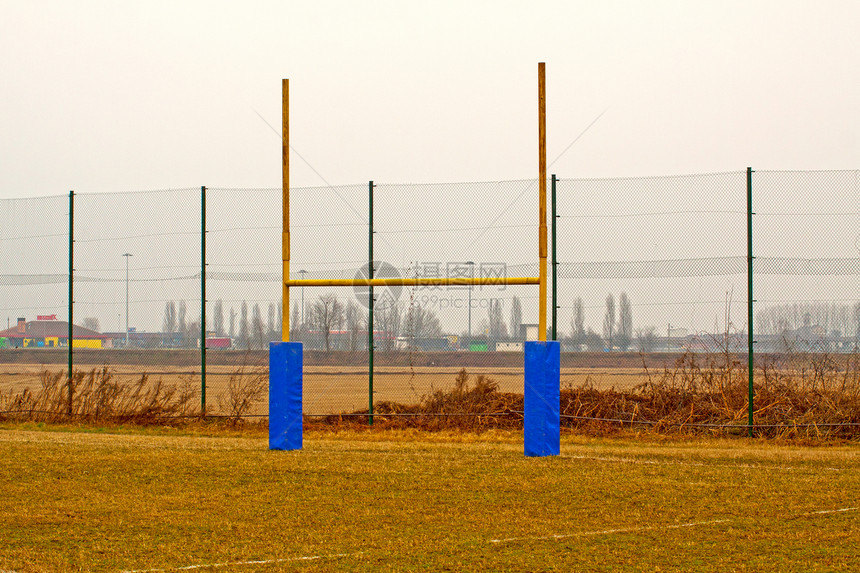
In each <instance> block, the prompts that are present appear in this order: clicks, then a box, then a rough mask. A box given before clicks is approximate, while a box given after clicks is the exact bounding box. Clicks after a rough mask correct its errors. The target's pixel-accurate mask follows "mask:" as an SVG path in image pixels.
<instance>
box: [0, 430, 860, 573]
mask: <svg viewBox="0 0 860 573" xmlns="http://www.w3.org/2000/svg"><path fill="white" fill-rule="evenodd" d="M194 432H196V435H195V434H194ZM205 432H206V430H205V428H202V427H201V428H199V429H197V430H196V431H195V430H194V429H188V430H185V431H178V430H158V429H150V430H133V429H126V430H122V429H114V430H106V429H101V430H98V429H92V428H91V429H90V430H87V431H84V430H81V429H75V428H61V427H54V428H50V427H40V426H37V425H34V424H4V425H0V455H2V456H3V459H4V460H5V461H4V464H3V465H2V466H0V483H3V484H4V486H3V495H2V496H0V516H2V518H0V570H3V571H14V572H21V573H23V572H29V571H34V572H36V571H38V572H64V571H76V570H86V571H95V572H102V571H105V572H120V571H137V572H143V571H150V572H154V571H183V570H186V571H187V570H195V571H199V570H202V571H209V570H213V571H243V572H244V571H249V572H255V571H260V572H262V571H285V570H286V571H442V570H450V571H501V570H504V571H629V572H639V571H649V572H650V571H658V570H659V571H804V572H806V571H857V570H858V569H860V548H858V544H857V542H856V540H857V539H858V538H860V499H858V497H860V495H858V493H857V492H858V491H860V472H858V470H860V447H858V444H856V443H847V444H836V445H824V446H822V445H819V446H816V447H803V446H800V445H790V444H789V445H787V444H774V443H768V442H766V441H758V440H746V439H737V440H726V439H723V440H714V439H696V440H685V441H681V440H665V439H663V440H659V439H654V440H652V441H646V440H643V439H638V438H635V437H634V436H629V437H627V438H615V439H598V438H584V437H577V436H573V435H566V436H564V437H563V439H562V455H561V456H559V457H553V458H525V457H524V456H523V454H522V437H521V435H520V434H519V433H517V432H501V431H498V432H488V433H484V434H480V435H474V434H453V433H433V434H426V433H420V432H407V431H378V430H374V431H362V432H349V431H341V432H335V433H329V432H326V433H308V434H306V437H305V447H304V449H303V450H302V451H298V452H271V451H268V450H267V441H266V436H265V434H264V433H263V432H261V431H255V430H247V431H246V432H245V433H244V434H234V435H229V434H226V433H223V432H222V433H220V434H219V433H205Z"/></svg>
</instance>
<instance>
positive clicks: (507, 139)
mask: <svg viewBox="0 0 860 573" xmlns="http://www.w3.org/2000/svg"><path fill="white" fill-rule="evenodd" d="M0 14H2V18H0V78H2V80H0V102H2V105H0V126H2V129H0V198H9V197H30V196H41V195H57V194H64V193H67V192H68V191H69V190H70V189H74V190H75V191H76V192H79V193H87V192H106V191H127V190H143V189H163V188H172V187H185V186H200V185H208V186H241V187H246V186H247V187H252V186H253V187H261V186H265V187H277V186H279V185H280V181H281V167H280V165H281V162H280V139H279V134H278V133H275V132H274V131H273V130H272V128H271V127H270V126H269V125H267V124H266V122H268V123H269V124H271V126H274V128H275V130H276V131H278V132H279V130H280V121H281V118H280V113H281V111H280V109H281V108H280V98H281V78H289V79H290V86H291V110H292V111H291V121H292V133H291V142H292V144H293V146H294V148H295V150H296V151H297V152H298V153H299V154H301V156H302V157H304V159H305V160H306V161H307V163H309V164H310V165H311V166H312V167H313V169H312V168H311V167H309V166H308V165H307V164H306V163H304V162H303V161H302V160H301V159H300V158H299V157H298V156H297V155H296V153H293V156H292V158H293V163H292V165H293V167H292V182H293V184H294V185H297V186H298V185H321V184H324V181H325V182H328V183H331V184H341V183H362V182H365V181H367V180H369V179H373V180H376V181H379V182H387V183H397V182H451V181H481V180H500V179H525V178H533V177H536V175H537V63H538V62H539V61H544V62H546V66H547V67H546V70H547V112H548V119H547V124H548V141H549V147H548V155H549V158H550V160H552V159H554V158H556V157H557V156H559V155H560V154H562V152H563V151H564V150H565V149H566V148H567V147H568V145H569V144H571V142H573V141H574V140H575V139H576V138H577V137H578V136H580V135H581V134H582V132H583V131H584V130H587V131H586V132H585V133H584V134H582V136H581V138H580V139H579V140H578V141H577V142H576V143H575V144H574V145H573V146H572V147H570V149H568V150H567V151H566V152H565V153H563V154H562V155H561V157H560V158H559V159H558V160H557V162H556V163H555V164H554V165H553V166H552V168H551V171H552V172H555V173H558V174H559V175H560V176H562V177H605V176H606V177H608V176H628V175H669V174H687V173H699V172H715V171H716V172H721V171H736V170H742V169H744V168H745V167H747V166H753V167H754V168H757V169H855V168H858V167H860V161H858V157H860V154H858V151H860V141H858V127H860V65H858V63H857V56H858V53H860V50H858V48H860V3H858V2H856V1H837V0H830V1H826V2H813V1H805V2H798V1H787V0H779V1H758V2H755V1H753V2H750V1H738V2H734V1H726V0H720V1H714V2H691V1H689V0H684V1H662V0H651V1H648V2H638V1H626V2H622V1H616V2H613V1H601V2H597V1H588V2H583V1H578V2H575V1H543V2H541V1H533V2H502V1H498V0H496V1H492V2H478V1H473V2H469V1H463V0H457V1H453V2H444V1H435V2H404V1H403V0H396V1H391V2H382V1H362V2H353V1H343V2H337V1H330V2H327V1H307V2H283V1H278V2H275V1H272V2H262V1H261V2H242V3H239V2H214V1H206V2H203V1H199V2H198V1H187V2H181V1H153V0H148V1H146V2H115V1H102V2H100V1H87V0H77V1H75V2H71V1H65V2H48V1H33V0H27V1H16V0H0ZM258 114H259V115H258ZM601 114H603V115H601ZM260 116H262V118H264V119H265V121H264V120H263V119H261V117H260ZM598 117H599V119H597V121H596V122H594V120H595V119H596V118H598ZM592 122H594V123H593V125H591V127H590V128H588V126H589V125H590V124H592ZM587 128H588V129H587Z"/></svg>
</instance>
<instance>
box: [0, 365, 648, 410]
mask: <svg viewBox="0 0 860 573" xmlns="http://www.w3.org/2000/svg"><path fill="white" fill-rule="evenodd" d="M103 365H104V363H102V364H97V363H95V364H79V365H77V368H78V369H80V370H82V371H89V370H91V369H93V368H101V367H102V366H103ZM110 368H111V370H112V372H114V373H115V374H116V376H117V377H118V378H119V379H120V380H124V379H127V380H129V381H131V380H134V379H137V378H138V377H139V376H140V375H141V374H142V373H144V372H146V373H147V374H149V376H150V379H152V380H158V379H160V380H162V381H163V382H165V383H167V384H171V385H172V384H176V385H178V384H180V383H182V382H183V381H185V380H190V382H191V384H192V385H194V386H197V385H199V384H200V369H199V366H198V367H197V368H196V369H195V368H194V367H193V366H164V365H155V366H153V365H151V364H116V365H111V366H110ZM241 368H242V367H237V366H231V365H223V364H221V365H219V364H214V365H210V364H207V375H206V386H207V398H208V400H207V401H208V402H209V404H210V410H209V411H210V412H211V413H216V412H215V411H213V410H214V409H216V408H215V407H216V406H217V404H218V398H219V395H222V394H224V393H225V392H226V391H227V388H228V383H229V380H230V377H231V376H235V375H236V374H237V373H238V372H239V371H240V370H241ZM46 369H47V370H49V371H51V372H57V371H59V370H61V369H62V367H61V366H59V365H56V364H52V365H48V364H44V363H41V364H40V363H35V364H33V363H31V364H26V363H16V364H8V363H6V364H0V393H3V394H9V393H10V392H12V393H18V392H21V391H22V390H24V389H25V388H30V389H31V390H35V389H38V388H39V387H40V386H41V381H40V380H41V374H42V373H43V372H44V371H45V370H46ZM459 371H460V367H458V366H415V367H411V368H410V367H402V366H378V367H375V369H374V376H373V383H374V399H375V401H389V402H398V403H403V404H413V403H416V402H418V401H419V400H420V399H421V397H422V396H424V395H427V394H430V393H432V392H433V391H435V390H442V389H447V388H450V387H451V386H453V384H454V380H455V378H456V376H457V373H458V372H459ZM467 371H468V372H469V374H470V375H471V376H473V378H474V377H476V376H478V375H480V374H483V375H485V376H487V377H489V378H492V379H493V380H495V381H496V382H497V383H498V384H499V388H500V389H501V390H502V391H505V392H516V393H522V391H523V371H522V367H519V368H517V367H504V366H491V367H486V366H484V367H478V366H472V367H469V368H467ZM245 372H246V373H251V372H261V373H266V372H267V368H265V367H263V366H258V367H245ZM642 372H643V370H642V368H641V367H639V368H605V367H604V368H562V374H561V383H562V386H563V387H565V386H568V385H570V386H574V387H576V386H579V385H581V384H583V383H587V382H590V383H591V384H593V385H594V386H595V387H598V388H609V387H615V388H617V389H626V388H629V387H631V386H633V385H635V384H637V383H639V382H641V381H642ZM304 400H305V412H306V413H308V414H331V413H345V412H352V411H356V410H361V409H364V408H367V401H368V376H367V368H366V366H364V367H361V366H312V365H308V366H305V370H304ZM267 411H268V403H267V401H265V400H264V401H263V402H262V403H260V404H258V405H257V407H256V408H254V411H253V413H255V414H265V413H267Z"/></svg>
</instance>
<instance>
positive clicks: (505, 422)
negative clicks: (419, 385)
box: [323, 353, 860, 439]
mask: <svg viewBox="0 0 860 573" xmlns="http://www.w3.org/2000/svg"><path fill="white" fill-rule="evenodd" d="M760 363H761V364H760V366H758V367H757V368H756V370H755V371H754V398H753V405H754V422H755V426H756V427H755V434H756V435H759V436H770V437H780V438H791V439H796V438H803V439H806V438H814V439H830V438H857V437H858V436H860V356H858V355H849V356H846V355H840V356H834V355H825V354H809V355H800V354H794V355H789V356H780V357H776V358H763V359H761V360H760ZM643 370H644V373H643V382H642V383H641V384H639V385H638V386H636V387H634V388H633V389H631V390H626V391H619V390H615V389H613V388H610V389H599V388H596V387H595V386H594V385H593V384H592V383H591V382H590V381H587V382H586V383H585V384H583V385H582V386H579V387H575V388H574V387H568V388H564V389H562V391H561V404H560V408H561V416H562V420H561V423H562V426H563V427H567V428H576V429H579V430H581V431H585V432H589V433H599V434H606V433H612V432H616V431H619V430H629V429H631V428H633V429H637V430H645V431H653V432H660V433H679V432H680V433H693V432H700V433H702V432H706V433H733V434H738V435H746V434H747V433H748V426H747V425H746V424H747V420H748V408H749V401H748V395H749V375H748V370H747V366H746V364H745V363H742V362H741V361H739V360H738V359H737V358H736V357H734V356H733V355H731V354H728V353H724V354H708V355H701V354H694V353H686V354H684V355H682V356H680V357H679V358H678V359H677V360H676V362H675V364H674V365H673V366H671V367H666V368H663V369H662V370H659V371H651V370H649V369H648V367H647V364H645V362H644V359H643ZM367 414H368V411H367V410H360V411H357V412H353V413H352V414H351V415H349V416H328V417H326V418H325V419H324V420H323V422H324V423H327V424H352V425H354V424H356V423H366V422H367ZM522 417H523V396H522V395H521V394H513V393H505V392H499V391H498V385H497V384H496V383H495V382H494V381H493V380H492V379H489V378H487V377H485V376H483V375H479V376H478V377H477V378H475V380H474V382H472V381H471V379H470V376H469V374H468V373H467V372H466V371H465V370H461V371H460V373H459V374H458V376H457V379H456V381H455V384H454V386H453V387H452V388H451V389H450V390H444V391H443V390H438V391H435V392H432V393H430V394H428V395H426V396H424V397H422V398H421V399H420V401H419V402H418V403H417V404H414V405H404V404H396V403H391V402H382V403H377V404H376V405H375V407H374V423H375V424H381V425H383V426H385V427H420V428H425V429H431V430H435V429H463V430H478V431H480V430H484V429H487V428H517V427H521V426H522Z"/></svg>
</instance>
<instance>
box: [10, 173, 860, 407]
mask: <svg viewBox="0 0 860 573" xmlns="http://www.w3.org/2000/svg"><path fill="white" fill-rule="evenodd" d="M858 173H860V172H858V171H826V172H790V171H764V172H757V173H754V174H753V179H752V193H753V207H754V210H755V215H754V216H753V236H752V239H753V246H754V254H755V259H754V261H753V269H754V276H753V277H752V278H753V283H754V288H755V297H754V298H755V299H756V300H755V302H754V304H755V316H754V324H753V327H754V333H755V339H756V352H757V354H762V355H768V354H774V355H776V354H784V353H786V352H815V353H820V354H828V353H829V354H834V355H838V354H840V353H844V354H848V353H851V352H854V351H855V350H856V349H857V346H858V339H860V296H858V295H857V293H856V289H854V286H855V283H856V279H857V276H858V275H860V230H858V229H860V204H858V196H860V194H858V191H860V183H858V179H860V176H858ZM556 192H557V199H558V218H557V220H556V223H557V237H558V240H557V245H556V246H557V252H558V261H559V262H558V267H557V273H558V278H557V285H556V290H557V295H558V299H557V305H558V338H559V340H560V341H561V344H562V352H563V353H564V354H563V360H562V384H563V385H565V386H576V385H578V384H581V383H583V382H589V383H592V384H597V385H602V386H604V387H610V386H615V387H618V388H621V387H624V386H630V385H633V384H635V383H638V382H641V380H642V370H641V368H639V367H638V366H633V364H634V362H637V361H639V364H641V360H642V358H640V357H639V356H638V355H631V354H630V353H642V356H644V357H646V359H647V357H648V356H655V357H657V356H663V357H664V358H665V357H666V356H669V357H672V356H677V355H679V354H680V353H690V352H692V353H713V352H722V351H727V352H731V353H733V354H735V355H740V354H743V353H745V352H746V348H747V341H748V333H749V330H750V328H749V327H750V325H749V324H748V319H747V303H748V293H747V287H748V281H749V277H748V275H747V263H748V261H747V205H746V200H747V186H746V173H745V172H733V173H716V174H702V175H690V176H677V177H649V178H618V179H560V180H559V181H558V182H557V184H556ZM281 197H282V190H281V189H279V188H268V189H242V188H207V189H206V190H205V224H204V220H203V219H204V211H203V209H204V206H203V205H204V195H203V192H202V190H201V189H200V188H187V189H174V190H164V191H148V192H136V193H105V194H77V195H75V203H74V229H75V237H74V239H75V240H74V260H73V266H74V286H75V295H74V305H73V310H74V322H75V324H76V329H77V328H80V329H81V330H76V336H75V338H76V351H75V367H76V368H77V369H79V370H87V369H95V368H101V367H108V368H110V369H112V370H113V371H114V372H115V373H116V374H117V375H119V376H123V377H126V379H134V378H138V379H139V378H140V377H141V376H143V375H144V374H145V375H147V376H149V377H150V380H153V381H158V382H161V383H164V384H172V385H175V386H176V387H177V388H180V389H181V391H182V392H185V393H186V394H188V395H190V396H191V397H192V402H194V401H198V402H199V401H201V399H202V393H203V391H204V390H205V391H206V408H207V413H209V414H216V415H240V414H241V415H265V414H266V412H267V403H266V399H267V392H266V390H267V386H266V384H267V366H268V361H267V360H268V352H267V350H268V344H269V342H272V341H277V340H280V338H281V330H282V317H283V309H282V307H281V304H282V302H281V289H282V286H281V279H282V267H281V254H282V250H281V230H282V201H281ZM373 202H374V210H373V215H374V234H373V243H374V255H373V259H374V265H373V274H374V276H376V277H407V278H430V277H433V278H441V277H482V278H486V279H500V278H505V277H535V276H538V274H539V269H538V262H537V259H538V256H537V255H538V236H537V233H538V225H537V223H538V221H537V220H536V219H537V218H538V217H537V211H538V198H537V181H535V180H522V181H499V182H483V183H451V184H415V185H389V184H377V185H376V186H375V187H374V188H373ZM69 206H70V203H69V197H68V196H59V197H48V198H39V199H15V200H3V201H0V222H2V227H0V253H2V256H1V257H0V297H2V298H0V301H1V302H0V308H2V309H3V311H4V312H5V314H6V317H7V325H6V327H7V329H6V331H4V333H2V334H0V346H2V348H0V360H2V363H3V364H4V365H6V366H7V367H8V368H7V370H8V372H7V374H6V376H5V377H4V378H3V380H2V390H3V391H4V392H7V393H8V392H12V391H17V390H20V389H22V388H24V387H32V388H35V387H37V386H38V384H39V383H40V377H41V372H42V370H44V369H49V370H58V371H59V370H62V369H63V368H65V365H66V360H67V356H68V354H67V353H68V348H67V345H68V339H67V334H66V335H65V336H64V335H63V333H62V332H61V331H62V330H63V329H64V328H65V329H66V331H67V329H68V323H67V322H64V321H67V320H68V316H69V301H68V292H69V290H68V286H69V285H68V283H69V274H68V273H69V262H70V261H69V235H68V230H69V214H70V213H69ZM369 215H370V188H369V185H368V184H367V183H364V184H358V185H344V186H336V187H333V186H325V187H301V188H294V189H291V190H290V220H291V234H290V243H291V261H290V278H291V279H347V280H350V279H354V278H364V277H367V276H368V274H369V271H368V258H369V252H368V239H369V228H368V224H369ZM550 216H551V214H550V213H549V212H548V219H547V223H548V226H549V227H550V228H551V223H552V221H551V218H550ZM204 226H205V234H204ZM204 240H205V249H206V250H205V255H204V252H203V245H204ZM204 264H205V267H204ZM204 268H205V278H204ZM550 276H551V273H550ZM550 286H552V285H550ZM204 288H205V293H206V295H205V299H203V290H204ZM370 301H371V297H370V293H369V289H368V288H367V287H362V286H357V285H356V286H346V287H310V286H308V287H293V288H291V289H290V308H289V309H288V313H289V315H290V337H291V339H292V340H296V341H301V342H303V344H304V348H305V357H304V363H305V372H304V381H305V382H304V383H305V413H307V414H309V415H326V414H334V413H355V412H362V411H366V410H367V409H368V408H369V405H370V403H371V400H372V401H373V403H374V404H375V405H376V406H381V405H384V404H385V403H389V404H390V403H399V404H414V403H417V402H419V401H421V400H422V399H426V398H428V397H432V396H433V395H434V393H436V392H437V391H446V390H451V389H452V388H455V387H456V385H457V384H458V383H459V384H462V379H460V380H459V382H458V373H459V371H460V370H461V369H463V368H465V369H466V370H467V371H468V373H470V374H471V375H472V382H474V380H475V377H477V376H479V375H484V376H486V377H489V378H492V379H493V380H494V381H495V382H496V383H498V385H499V387H500V389H501V390H504V391H510V392H514V393H522V362H523V356H522V349H523V341H524V340H526V339H527V338H529V339H536V338H538V333H537V323H538V290H537V287H535V286H517V285H503V284H486V285H473V286H423V287H411V286H410V287H376V288H375V289H374V292H373V309H374V318H373V323H372V325H370V326H369V325H368V315H369V313H368V306H369V305H370V304H371V303H370ZM204 309H205V312H203V311H204ZM19 318H20V319H22V325H21V326H20V328H23V331H22V332H18V329H19V324H18V323H19V320H18V319H19ZM201 320H205V339H204V336H203V324H201ZM64 325H65V326H64ZM38 329H41V330H38ZM371 340H372V344H373V348H374V366H373V370H372V376H373V388H372V392H371V388H370V384H371V372H370V369H369V364H368V363H369V352H368V345H369V343H370V342H371ZM204 344H205V348H202V345H204ZM204 350H205V356H206V365H205V368H204V367H203V363H202V361H203V354H204V352H203V351H204ZM625 351H626V352H627V354H626V356H628V358H630V359H627V360H626V362H625V361H623V360H622V361H620V362H618V363H617V364H615V366H613V367H611V368H605V369H601V366H602V365H605V364H606V363H607V358H608V357H614V356H624V355H625V354H624V352H625ZM666 353H669V354H668V355H667V354H666ZM618 364H621V366H620V367H619V366H618ZM186 413H187V412H186ZM614 415H615V414H613V416H614ZM618 415H619V416H621V417H622V418H624V417H625V416H626V414H625V413H623V412H619V413H618Z"/></svg>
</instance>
